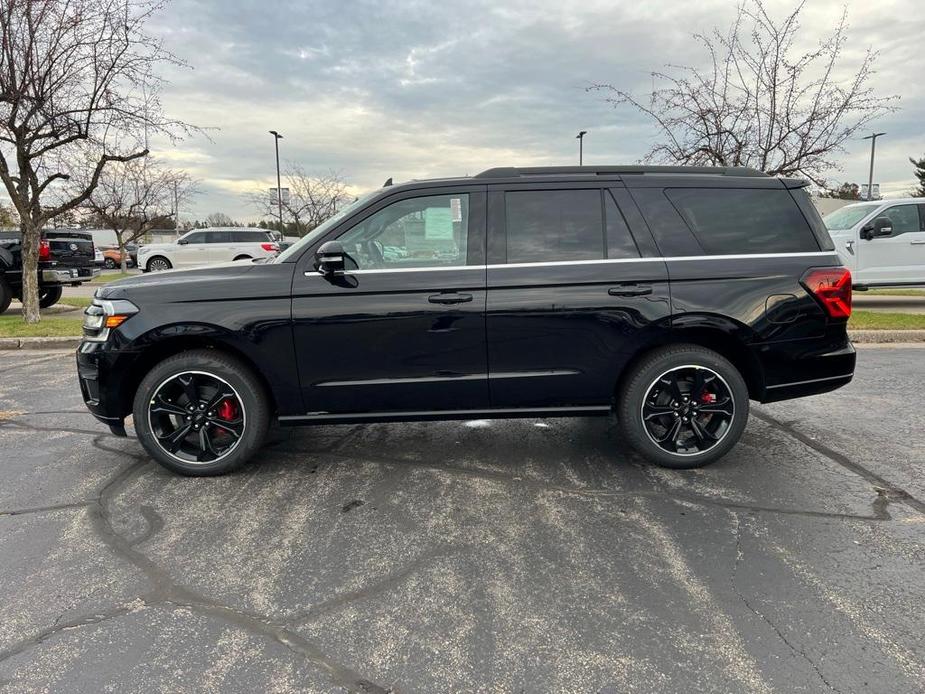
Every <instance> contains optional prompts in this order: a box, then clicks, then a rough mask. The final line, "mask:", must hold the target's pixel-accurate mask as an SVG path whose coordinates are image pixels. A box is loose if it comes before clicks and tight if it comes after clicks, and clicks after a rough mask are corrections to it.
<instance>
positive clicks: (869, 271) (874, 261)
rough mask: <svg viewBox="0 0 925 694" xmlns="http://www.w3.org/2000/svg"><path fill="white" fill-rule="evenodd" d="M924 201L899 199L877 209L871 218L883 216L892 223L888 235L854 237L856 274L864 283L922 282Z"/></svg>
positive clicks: (924, 264)
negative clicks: (901, 200)
mask: <svg viewBox="0 0 925 694" xmlns="http://www.w3.org/2000/svg"><path fill="white" fill-rule="evenodd" d="M923 208H925V205H921V204H915V203H902V204H898V205H891V206H890V207H887V208H885V209H882V210H880V211H878V212H877V213H876V214H875V215H873V217H871V218H870V219H868V220H866V221H865V224H864V226H863V227H862V229H863V228H864V227H866V226H868V225H871V224H872V223H873V221H874V220H875V219H879V218H880V217H886V218H887V219H889V220H890V221H891V222H892V223H893V226H892V229H893V230H892V232H891V233H890V235H889V236H877V237H874V238H870V239H863V238H860V239H858V246H857V248H858V273H857V275H858V277H857V280H856V281H859V282H865V283H883V284H903V283H905V284H909V283H913V282H925V221H923V218H925V215H923Z"/></svg>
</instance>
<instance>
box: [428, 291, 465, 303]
mask: <svg viewBox="0 0 925 694" xmlns="http://www.w3.org/2000/svg"><path fill="white" fill-rule="evenodd" d="M427 300H428V301H429V302H430V303H432V304H464V303H466V302H467V301H472V295H471V294H449V293H447V294H431V295H430V296H429V297H427Z"/></svg>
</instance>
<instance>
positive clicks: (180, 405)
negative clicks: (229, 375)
mask: <svg viewBox="0 0 925 694" xmlns="http://www.w3.org/2000/svg"><path fill="white" fill-rule="evenodd" d="M148 426H149V429H150V431H151V432H152V434H153V435H154V440H155V441H156V442H157V445H158V446H160V447H161V449H162V450H163V451H164V452H165V453H166V454H167V455H169V456H172V457H174V458H176V459H178V460H180V461H181V462H184V463H188V464H200V463H215V462H218V461H219V460H221V459H222V458H224V457H226V456H227V455H229V454H230V453H231V452H232V451H233V450H234V449H235V447H236V446H237V445H238V443H239V442H240V441H241V437H242V436H243V435H244V431H245V428H246V426H247V417H246V413H245V410H244V405H243V403H242V401H241V398H240V397H239V396H238V393H237V391H235V389H234V388H232V387H231V385H229V384H228V382H227V381H225V380H223V379H221V378H219V377H218V376H216V375H214V374H211V373H206V372H204V371H187V372H184V373H180V374H177V375H175V376H171V377H170V378H168V379H167V380H166V381H164V382H163V383H161V384H160V386H158V388H157V389H156V390H155V392H154V396H153V397H152V398H151V401H150V403H149V404H148Z"/></svg>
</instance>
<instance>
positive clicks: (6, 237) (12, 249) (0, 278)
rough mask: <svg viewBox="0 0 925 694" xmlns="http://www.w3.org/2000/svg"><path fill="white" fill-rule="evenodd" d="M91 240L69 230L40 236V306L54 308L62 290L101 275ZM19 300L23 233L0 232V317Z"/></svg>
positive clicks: (83, 234) (50, 230)
mask: <svg viewBox="0 0 925 694" xmlns="http://www.w3.org/2000/svg"><path fill="white" fill-rule="evenodd" d="M95 255H96V249H95V246H94V243H93V236H92V235H90V234H88V233H86V232H81V231H71V230H69V229H63V230H62V229H54V230H52V229H49V230H48V231H43V232H42V240H41V245H40V247H39V304H40V306H41V307H42V308H48V307H49V306H53V305H54V304H56V303H57V302H58V299H60V298H61V294H62V292H63V291H64V286H65V285H67V284H71V285H75V286H76V285H78V284H80V283H81V282H86V281H87V280H91V279H93V278H94V277H96V276H97V275H99V274H100V271H99V269H98V268H97V267H96V265H95V263H94V260H95ZM21 298H22V233H21V232H19V231H0V313H3V312H4V311H6V309H7V308H9V305H10V302H11V301H12V300H13V299H21Z"/></svg>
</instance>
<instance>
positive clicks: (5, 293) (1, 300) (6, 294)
mask: <svg viewBox="0 0 925 694" xmlns="http://www.w3.org/2000/svg"><path fill="white" fill-rule="evenodd" d="M12 301H13V290H12V289H10V285H8V284H7V283H6V282H5V281H4V280H3V279H2V278H0V313H3V312H4V311H6V310H7V309H8V308H9V307H10V302H12Z"/></svg>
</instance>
